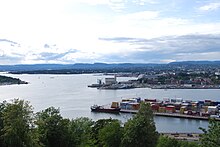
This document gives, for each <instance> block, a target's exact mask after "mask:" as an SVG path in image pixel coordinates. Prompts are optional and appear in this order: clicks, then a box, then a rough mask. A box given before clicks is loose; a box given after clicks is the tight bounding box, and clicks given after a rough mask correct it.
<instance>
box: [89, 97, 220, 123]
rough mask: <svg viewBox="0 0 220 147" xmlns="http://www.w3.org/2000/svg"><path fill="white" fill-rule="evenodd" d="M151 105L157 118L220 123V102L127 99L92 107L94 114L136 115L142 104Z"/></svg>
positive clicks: (177, 99) (180, 99)
mask: <svg viewBox="0 0 220 147" xmlns="http://www.w3.org/2000/svg"><path fill="white" fill-rule="evenodd" d="M141 102H144V103H149V104H150V106H151V110H152V111H153V114H154V115H155V116H162V117H175V118H186V119H198V120H209V119H210V118H213V119H216V120H218V121H220V102H218V101H211V100H204V101H192V100H183V99H182V98H172V99H169V98H164V99H163V100H158V99H143V100H142V99H141V98H140V97H138V98H127V99H122V101H120V102H112V104H111V105H103V106H98V105H96V109H94V106H92V107H91V111H92V112H105V113H132V114H135V113H137V112H138V110H139V108H140V103H141Z"/></svg>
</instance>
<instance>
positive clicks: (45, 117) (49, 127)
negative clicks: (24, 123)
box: [36, 107, 70, 147]
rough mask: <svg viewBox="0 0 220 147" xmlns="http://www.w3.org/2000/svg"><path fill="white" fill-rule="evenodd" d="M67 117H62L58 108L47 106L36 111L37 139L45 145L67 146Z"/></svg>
mask: <svg viewBox="0 0 220 147" xmlns="http://www.w3.org/2000/svg"><path fill="white" fill-rule="evenodd" d="M68 124H69V120H68V119H63V118H62V117H61V115H60V112H59V109H55V108H54V107H49V108H47V109H45V110H43V111H41V112H38V113H37V118H36V125H37V133H38V134H39V141H40V143H42V144H43V145H45V146H47V147H60V146H63V147H65V146H69V144H70V142H69V138H68V137H69V136H68V135H69V133H68Z"/></svg>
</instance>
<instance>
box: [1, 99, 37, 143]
mask: <svg viewBox="0 0 220 147" xmlns="http://www.w3.org/2000/svg"><path fill="white" fill-rule="evenodd" d="M32 110H33V109H32V106H31V105H29V102H27V101H24V100H19V99H14V100H13V101H12V103H6V104H5V108H4V109H3V112H2V120H3V128H2V134H1V138H2V140H3V141H4V146H7V147H14V146H16V147H24V146H34V142H33V139H32V132H31V130H32V129H33V111H32Z"/></svg>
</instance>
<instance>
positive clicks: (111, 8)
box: [0, 0, 220, 64]
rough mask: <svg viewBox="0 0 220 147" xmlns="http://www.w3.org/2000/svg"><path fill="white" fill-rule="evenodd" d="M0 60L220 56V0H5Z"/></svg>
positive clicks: (1, 2) (0, 11) (0, 3)
mask: <svg viewBox="0 0 220 147" xmlns="http://www.w3.org/2000/svg"><path fill="white" fill-rule="evenodd" d="M0 22H1V23H0V64H42V63H59V64H74V63H96V62H104V63H125V62H126V63H169V62H174V61H188V60H190V61H198V60H210V61H213V60H220V1H219V0H7V1H6V0H0Z"/></svg>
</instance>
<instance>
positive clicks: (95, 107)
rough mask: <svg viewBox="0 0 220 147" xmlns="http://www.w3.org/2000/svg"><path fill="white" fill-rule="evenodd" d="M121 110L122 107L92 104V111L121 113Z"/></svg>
mask: <svg viewBox="0 0 220 147" xmlns="http://www.w3.org/2000/svg"><path fill="white" fill-rule="evenodd" d="M120 110H121V108H120V107H113V106H111V107H109V106H98V105H93V106H91V111H92V112H105V113H119V112H120Z"/></svg>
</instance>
